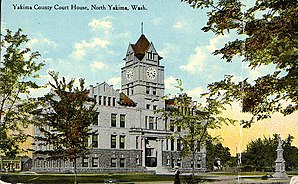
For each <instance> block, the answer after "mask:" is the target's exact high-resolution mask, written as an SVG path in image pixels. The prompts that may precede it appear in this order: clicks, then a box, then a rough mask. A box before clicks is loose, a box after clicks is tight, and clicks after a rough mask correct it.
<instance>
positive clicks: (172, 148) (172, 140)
mask: <svg viewBox="0 0 298 184" xmlns="http://www.w3.org/2000/svg"><path fill="white" fill-rule="evenodd" d="M174 143H175V142H174V139H171V151H174Z"/></svg>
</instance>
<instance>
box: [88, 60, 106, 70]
mask: <svg viewBox="0 0 298 184" xmlns="http://www.w3.org/2000/svg"><path fill="white" fill-rule="evenodd" d="M89 66H90V67H91V69H103V68H107V65H106V64H105V63H103V62H100V61H99V62H98V61H94V62H93V63H91V64H90V65H89Z"/></svg>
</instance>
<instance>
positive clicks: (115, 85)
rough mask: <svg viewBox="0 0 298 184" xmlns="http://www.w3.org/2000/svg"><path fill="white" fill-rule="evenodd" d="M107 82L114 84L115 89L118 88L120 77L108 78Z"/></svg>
mask: <svg viewBox="0 0 298 184" xmlns="http://www.w3.org/2000/svg"><path fill="white" fill-rule="evenodd" d="M108 83H109V84H112V85H114V87H115V89H119V88H120V83H121V77H113V78H110V79H109V80H108Z"/></svg>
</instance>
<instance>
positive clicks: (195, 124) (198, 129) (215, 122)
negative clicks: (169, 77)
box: [159, 79, 235, 172]
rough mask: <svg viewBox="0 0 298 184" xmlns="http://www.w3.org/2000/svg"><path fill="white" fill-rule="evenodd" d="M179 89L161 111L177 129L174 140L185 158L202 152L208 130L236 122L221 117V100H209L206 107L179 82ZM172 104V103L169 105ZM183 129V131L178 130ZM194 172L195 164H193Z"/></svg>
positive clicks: (167, 98) (168, 98) (167, 100)
mask: <svg viewBox="0 0 298 184" xmlns="http://www.w3.org/2000/svg"><path fill="white" fill-rule="evenodd" d="M177 82H178V86H176V87H177V88H178V89H180V93H178V94H177V96H176V97H174V98H170V97H166V99H165V100H166V102H168V104H167V105H166V108H165V109H162V110H159V112H162V113H163V114H162V116H163V117H164V118H165V119H170V120H172V124H171V125H172V126H174V127H176V131H175V132H174V134H173V135H172V138H177V139H179V140H180V141H181V143H182V145H183V146H182V154H183V155H184V156H187V155H192V159H193V160H195V159H194V157H195V153H196V152H197V151H200V145H201V144H202V143H204V142H205V140H206V138H207V137H208V136H207V135H208V133H207V129H208V128H211V129H214V128H219V127H220V126H221V125H222V124H223V123H224V124H230V123H232V124H233V123H234V122H235V121H234V120H232V119H229V118H224V117H222V116H221V113H222V110H224V109H225V108H224V106H223V105H222V103H221V99H220V98H207V99H206V103H205V105H202V104H196V103H195V102H193V101H192V100H191V97H189V96H188V95H187V94H186V93H184V92H183V88H182V82H181V80H178V79H177ZM169 102H171V103H169ZM178 127H179V128H180V127H181V131H177V128H178ZM193 172H194V164H193Z"/></svg>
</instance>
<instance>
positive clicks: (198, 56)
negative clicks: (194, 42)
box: [180, 47, 207, 73]
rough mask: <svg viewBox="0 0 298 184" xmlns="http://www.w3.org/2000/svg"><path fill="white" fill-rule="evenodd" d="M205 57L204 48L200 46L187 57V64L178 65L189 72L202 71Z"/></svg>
mask: <svg viewBox="0 0 298 184" xmlns="http://www.w3.org/2000/svg"><path fill="white" fill-rule="evenodd" d="M206 57H207V56H206V54H205V52H204V49H203V48H201V47H197V48H196V49H195V54H193V55H191V56H190V57H189V58H188V62H187V64H186V65H182V66H180V69H181V70H184V71H188V72H191V73H195V72H198V71H203V68H204V63H205V61H206Z"/></svg>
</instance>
